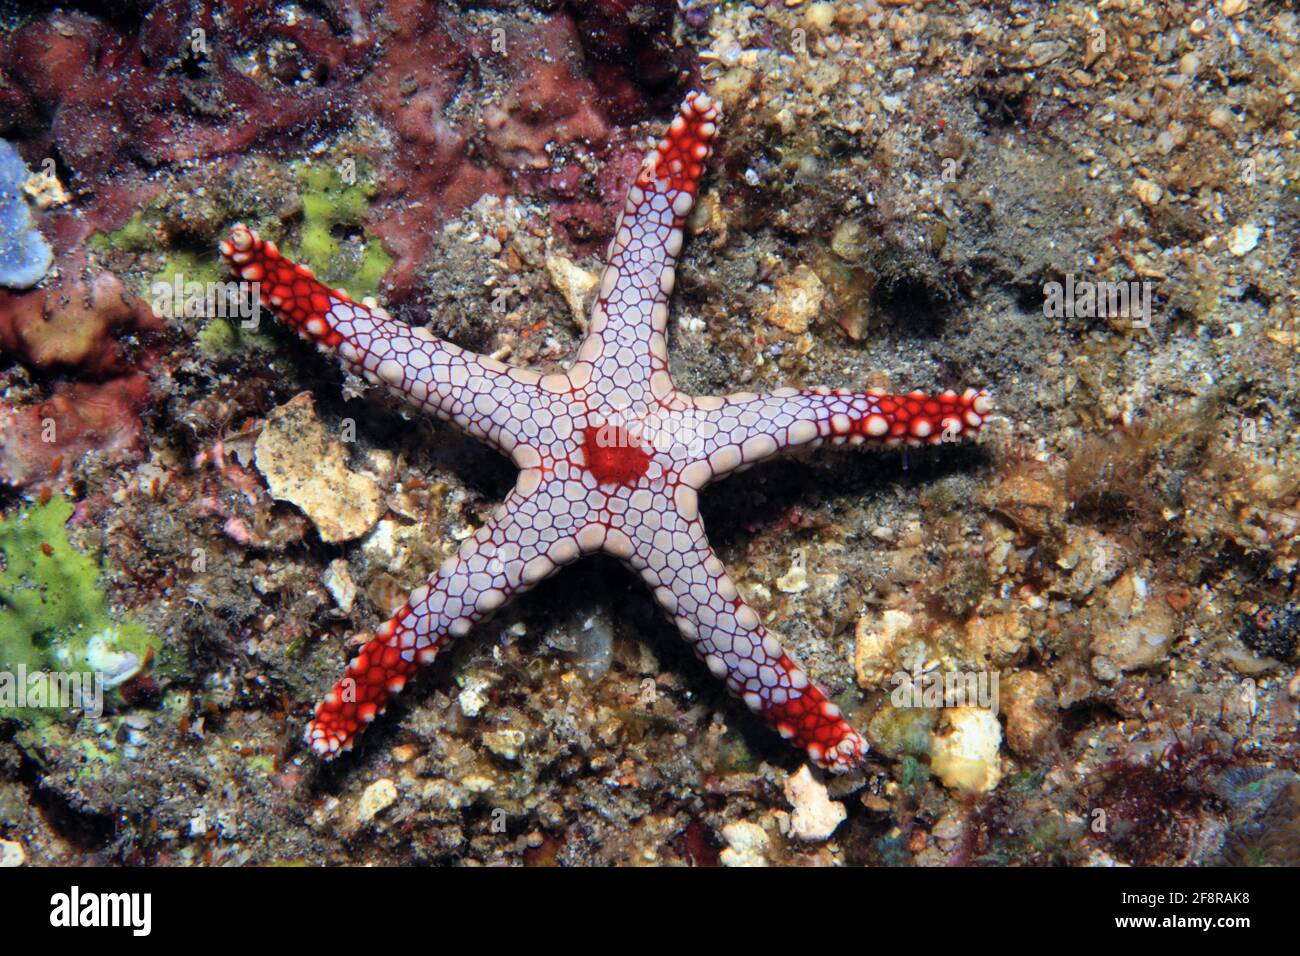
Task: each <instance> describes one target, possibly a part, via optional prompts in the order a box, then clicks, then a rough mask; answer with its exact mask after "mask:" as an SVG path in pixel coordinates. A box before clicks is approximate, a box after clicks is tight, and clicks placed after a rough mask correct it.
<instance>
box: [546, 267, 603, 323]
mask: <svg viewBox="0 0 1300 956" xmlns="http://www.w3.org/2000/svg"><path fill="white" fill-rule="evenodd" d="M546 271H547V272H548V273H549V274H550V277H551V284H552V285H554V286H555V288H556V290H557V291H558V292H559V293H560V295H562V296H564V301H565V302H566V303H568V306H569V311H570V312H571V313H572V314H573V320H574V321H575V322H576V323H578V328H580V329H582V330H583V331H586V328H587V316H588V315H589V314H590V309H591V293H592V290H594V289H595V288H596V283H597V282H599V281H600V278H599V276H597V275H596V273H594V272H589V271H587V270H586V269H584V268H582V267H581V266H579V265H578V264H577V263H575V262H574V261H573V260H572V259H566V258H565V257H564V256H561V255H557V254H553V253H552V254H549V255H547V257H546Z"/></svg>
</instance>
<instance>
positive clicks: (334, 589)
mask: <svg viewBox="0 0 1300 956" xmlns="http://www.w3.org/2000/svg"><path fill="white" fill-rule="evenodd" d="M321 580H322V581H323V582H324V584H325V590H327V591H329V593H330V597H332V598H334V603H335V604H337V605H338V607H339V610H340V611H342V612H343V613H344V614H351V613H352V602H353V601H355V600H356V598H357V585H356V582H355V581H353V580H352V575H351V574H350V573H348V563H347V561H345V560H344V559H343V558H335V559H334V560H333V561H331V562H330V563H329V567H327V568H326V569H325V573H324V574H323V575H322V576H321Z"/></svg>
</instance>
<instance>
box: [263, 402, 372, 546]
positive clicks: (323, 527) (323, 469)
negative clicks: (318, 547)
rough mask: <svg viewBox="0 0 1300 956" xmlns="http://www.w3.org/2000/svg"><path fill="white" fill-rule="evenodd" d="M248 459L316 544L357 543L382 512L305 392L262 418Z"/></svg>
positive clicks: (369, 484)
mask: <svg viewBox="0 0 1300 956" xmlns="http://www.w3.org/2000/svg"><path fill="white" fill-rule="evenodd" d="M254 456H255V457H254V461H255V463H256V464H257V470H258V471H260V472H261V473H262V476H263V477H264V478H265V479H266V483H267V486H268V487H269V488H270V489H271V496H272V497H274V498H276V499H278V500H280V501H288V502H291V503H292V504H295V505H297V506H298V507H299V508H301V509H302V510H303V513H304V514H306V515H307V517H308V518H310V519H311V521H312V524H314V525H315V526H316V530H317V531H319V532H320V536H321V540H322V541H326V542H329V543H331V544H333V543H336V542H339V541H351V540H352V539H353V538H359V537H361V535H363V534H365V533H366V532H367V531H369V530H370V529H371V528H373V527H374V526H375V522H377V521H378V520H379V518H380V516H381V515H382V514H383V513H384V509H385V505H384V493H383V489H381V488H380V487H379V485H378V484H376V483H375V481H374V479H372V478H369V477H367V476H366V475H363V474H360V473H358V472H355V471H352V470H351V469H350V468H348V466H347V463H346V461H345V460H344V455H343V445H342V444H341V443H340V442H338V441H336V440H335V439H333V438H332V437H331V436H330V435H329V433H328V432H327V431H326V429H325V426H324V425H323V424H321V421H320V419H319V418H317V417H316V403H315V401H314V399H313V398H312V396H311V393H310V392H303V393H301V394H299V395H296V396H294V397H293V398H292V399H290V400H289V401H288V402H287V403H285V404H284V405H281V406H280V407H279V408H277V409H275V410H274V411H272V412H271V414H270V415H268V416H267V419H266V424H265V425H264V426H263V427H262V434H261V435H259V436H258V438H257V444H256V446H254Z"/></svg>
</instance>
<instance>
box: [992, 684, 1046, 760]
mask: <svg viewBox="0 0 1300 956" xmlns="http://www.w3.org/2000/svg"><path fill="white" fill-rule="evenodd" d="M1002 697H1003V699H1004V700H1005V701H1006V718H1007V746H1008V747H1010V748H1011V750H1012V752H1014V753H1016V754H1018V755H1020V756H1021V757H1029V758H1032V757H1037V756H1040V755H1041V754H1043V752H1044V751H1045V749H1046V748H1047V746H1048V745H1049V743H1050V741H1051V739H1052V734H1053V733H1054V732H1055V730H1056V710H1057V705H1056V695H1055V693H1053V691H1052V682H1051V681H1050V680H1048V678H1047V677H1046V676H1045V675H1043V674H1040V673H1038V672H1037V671H1021V672H1020V673H1018V674H1012V675H1011V676H1010V677H1008V678H1007V681H1006V690H1005V692H1004V693H1003V695H1002Z"/></svg>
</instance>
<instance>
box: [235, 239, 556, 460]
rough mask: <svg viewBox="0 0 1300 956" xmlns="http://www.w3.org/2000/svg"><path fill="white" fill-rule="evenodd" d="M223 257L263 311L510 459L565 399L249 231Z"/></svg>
mask: <svg viewBox="0 0 1300 956" xmlns="http://www.w3.org/2000/svg"><path fill="white" fill-rule="evenodd" d="M221 255H222V258H223V259H224V260H225V262H226V264H227V265H228V266H230V268H231V269H232V270H234V272H235V273H236V274H238V275H239V276H240V278H242V279H243V280H245V281H247V282H255V283H257V290H258V295H259V301H260V304H261V305H262V306H264V307H266V308H268V309H270V310H272V311H273V312H275V313H276V314H277V315H279V316H280V317H281V319H283V320H284V322H285V323H286V324H287V325H289V326H290V327H291V328H293V329H294V330H295V331H296V332H298V333H299V334H300V335H302V336H303V337H304V338H306V339H307V340H308V341H311V342H315V343H316V344H317V345H318V346H319V347H320V348H321V349H323V350H325V351H328V352H333V353H334V354H335V355H337V356H338V358H339V360H340V362H341V364H342V365H343V366H344V367H346V368H347V369H348V370H349V371H352V372H354V373H356V374H358V375H361V376H363V377H365V378H366V379H367V380H368V381H370V382H372V383H374V384H376V385H384V386H386V387H387V388H388V390H389V391H391V392H393V393H394V394H395V395H398V396H400V397H401V398H404V399H406V400H407V401H409V402H410V403H412V404H413V405H415V406H417V407H419V408H422V409H424V410H426V411H428V412H430V413H431V414H434V415H437V416H438V417H439V418H442V419H445V420H447V421H450V422H453V423H455V424H456V425H458V426H459V427H460V428H462V429H464V430H465V431H466V432H467V433H469V434H471V435H473V436H475V437H476V438H479V439H482V440H483V441H486V442H488V443H489V444H492V445H494V446H495V447H497V448H499V449H501V450H502V451H504V452H506V453H507V454H510V453H511V452H512V451H513V450H514V448H515V446H516V445H517V444H518V443H519V442H520V441H521V440H523V439H524V436H525V434H526V430H527V427H526V425H525V422H526V421H527V420H528V419H529V418H531V414H532V412H533V411H534V410H536V409H537V408H540V407H549V406H551V405H554V404H555V403H556V401H557V400H556V398H555V397H554V395H553V394H552V393H550V392H547V391H546V390H544V389H543V388H541V387H540V385H539V382H540V379H541V376H540V375H538V374H537V373H536V372H532V371H529V370H527V369H517V368H512V367H510V366H508V365H505V364H504V363H502V362H498V361H496V360H495V359H492V358H488V357H486V356H483V355H477V354H475V353H474V352H469V351H466V350H464V349H462V348H460V347H458V346H456V345H453V344H452V343H450V342H444V341H443V340H441V339H439V338H437V337H436V336H434V335H432V334H431V333H429V332H428V331H427V330H426V329H423V328H417V327H414V326H410V325H407V324H406V323H405V322H399V321H397V320H396V319H393V318H392V317H391V316H389V315H388V314H387V313H386V312H385V311H384V310H383V309H379V308H370V307H367V306H365V305H362V304H361V303H358V302H354V301H352V299H350V298H348V296H347V295H346V294H345V293H343V292H341V291H339V290H337V289H331V288H330V287H329V286H327V285H325V284H324V283H323V282H320V281H319V280H317V279H315V278H314V277H313V276H312V273H311V271H310V270H309V269H307V268H306V267H305V266H301V265H298V264H296V263H294V262H292V261H290V260H289V259H286V258H285V257H284V256H282V255H281V254H280V251H279V250H278V249H277V248H276V246H275V243H273V242H270V241H268V240H265V239H262V238H261V236H259V235H258V234H257V233H256V232H254V231H253V230H251V229H248V228H247V227H245V226H242V225H237V226H235V227H234V228H233V229H232V230H231V233H230V238H229V239H228V240H227V241H225V242H223V243H221Z"/></svg>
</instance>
